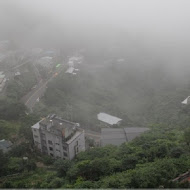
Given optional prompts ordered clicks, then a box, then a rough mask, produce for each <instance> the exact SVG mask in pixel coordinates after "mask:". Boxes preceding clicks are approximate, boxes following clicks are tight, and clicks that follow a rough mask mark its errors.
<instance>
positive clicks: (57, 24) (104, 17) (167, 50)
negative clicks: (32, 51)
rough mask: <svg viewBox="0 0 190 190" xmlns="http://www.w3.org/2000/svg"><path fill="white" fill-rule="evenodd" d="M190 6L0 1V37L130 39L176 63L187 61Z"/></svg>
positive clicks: (183, 2)
mask: <svg viewBox="0 0 190 190" xmlns="http://www.w3.org/2000/svg"><path fill="white" fill-rule="evenodd" d="M189 10H190V1H189V0H0V26H1V30H0V39H6V38H7V39H16V40H17V41H18V42H22V43H24V44H30V43H35V42H39V43H44V42H50V43H53V44H66V45H67V44H70V45H73V46H75V45H76V44H79V46H85V45H87V44H94V46H96V45H97V44H98V43H102V44H106V43H108V44H109V43H110V44H112V43H113V44H114V43H115V42H117V41H120V42H123V43H126V44H127V43H129V42H130V40H131V41H132V42H133V41H134V43H137V44H141V46H142V47H143V46H144V47H146V48H148V51H150V54H151V51H152V52H153V51H154V53H156V54H159V53H160V54H161V55H162V56H163V57H164V58H166V60H168V61H169V62H172V63H177V64H175V65H178V66H179V65H180V64H181V63H182V62H184V63H183V64H189V58H190V57H189V55H190V52H189V49H190V47H189V43H190V37H189V35H190V11H189ZM116 44H117V43H116ZM97 46H98V45H97ZM129 47H130V45H129ZM137 56H139V55H137ZM177 69H179V68H177Z"/></svg>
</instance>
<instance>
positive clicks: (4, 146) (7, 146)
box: [0, 139, 12, 152]
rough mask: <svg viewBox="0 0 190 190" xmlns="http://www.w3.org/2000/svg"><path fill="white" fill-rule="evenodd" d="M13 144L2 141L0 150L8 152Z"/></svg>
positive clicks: (0, 141)
mask: <svg viewBox="0 0 190 190" xmlns="http://www.w3.org/2000/svg"><path fill="white" fill-rule="evenodd" d="M11 146H12V143H11V142H10V141H7V140H5V139H3V140H0V150H2V151H3V152H7V151H9V150H10V149H11Z"/></svg>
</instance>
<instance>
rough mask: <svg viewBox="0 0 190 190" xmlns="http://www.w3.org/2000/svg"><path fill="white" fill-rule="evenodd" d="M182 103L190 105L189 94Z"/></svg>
mask: <svg viewBox="0 0 190 190" xmlns="http://www.w3.org/2000/svg"><path fill="white" fill-rule="evenodd" d="M181 103H182V104H185V105H188V104H189V103H190V96H188V97H187V98H186V99H185V100H183V102H181Z"/></svg>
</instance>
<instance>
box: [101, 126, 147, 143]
mask: <svg viewBox="0 0 190 190" xmlns="http://www.w3.org/2000/svg"><path fill="white" fill-rule="evenodd" d="M148 130H149V128H142V127H127V128H102V129H101V146H106V145H108V144H112V145H116V146H119V145H121V144H122V143H125V142H130V141H132V140H133V139H135V138H136V137H138V136H140V135H141V134H142V133H144V132H145V131H148Z"/></svg>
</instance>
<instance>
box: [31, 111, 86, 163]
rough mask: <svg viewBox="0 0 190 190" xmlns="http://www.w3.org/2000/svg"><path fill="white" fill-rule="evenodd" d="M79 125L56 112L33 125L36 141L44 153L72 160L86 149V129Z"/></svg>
mask: <svg viewBox="0 0 190 190" xmlns="http://www.w3.org/2000/svg"><path fill="white" fill-rule="evenodd" d="M79 126H80V125H79V124H78V123H73V122H70V121H67V120H64V119H62V118H60V117H58V116H56V115H55V114H53V115H49V116H48V117H46V118H44V119H43V120H41V121H39V122H38V123H36V124H35V125H33V126H32V131H33V139H34V143H35V145H36V146H37V147H38V149H39V150H40V151H41V152H42V153H45V154H48V155H51V156H52V157H55V158H63V159H69V160H72V159H73V158H74V157H75V156H76V154H78V153H79V152H81V151H84V150H85V139H84V131H83V130H81V129H79Z"/></svg>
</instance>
